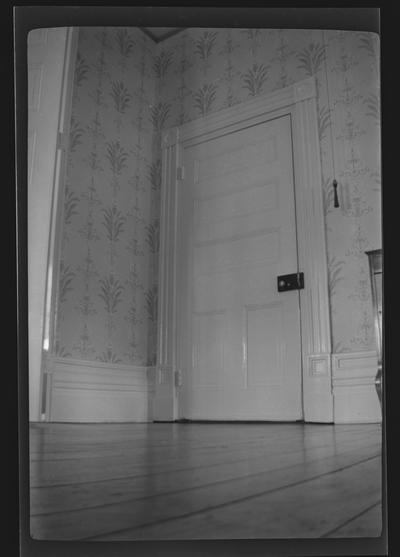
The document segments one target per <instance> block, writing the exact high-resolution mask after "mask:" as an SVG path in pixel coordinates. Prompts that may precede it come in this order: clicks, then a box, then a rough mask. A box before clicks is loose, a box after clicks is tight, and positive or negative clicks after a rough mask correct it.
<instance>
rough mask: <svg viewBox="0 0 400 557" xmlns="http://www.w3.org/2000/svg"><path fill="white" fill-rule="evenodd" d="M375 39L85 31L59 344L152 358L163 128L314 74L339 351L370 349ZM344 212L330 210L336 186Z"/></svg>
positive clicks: (76, 350) (105, 357) (120, 358)
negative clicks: (160, 36) (161, 36)
mask: <svg viewBox="0 0 400 557" xmlns="http://www.w3.org/2000/svg"><path fill="white" fill-rule="evenodd" d="M378 61H379V39H378V37H377V36H375V35H373V34H369V33H359V32H341V31H313V30H279V29H276V30H275V29H249V30H243V29H189V30H187V31H184V32H181V33H179V34H178V35H176V36H175V37H171V38H170V39H168V40H167V41H164V42H162V43H160V44H159V45H155V44H154V43H152V41H151V40H149V39H148V38H147V37H146V36H144V35H143V34H142V33H141V31H140V30H138V29H135V28H105V29H101V28H81V29H80V32H79V46H78V55H77V63H76V73H75V84H74V97H73V110H72V121H71V134H70V153H69V164H68V171H67V183H66V192H65V202H64V216H63V234H62V257H61V273H60V281H59V289H58V300H59V302H58V308H57V319H56V343H55V351H56V353H57V354H58V355H60V356H65V357H71V358H79V359H88V360H101V361H110V362H115V363H125V364H139V365H151V364H153V363H154V361H155V331H156V320H157V314H156V313H157V312H156V307H157V258H158V249H159V201H160V200H159V190H160V182H161V159H160V157H161V152H160V131H161V130H162V129H164V128H166V127H170V126H176V125H180V124H182V123H184V122H187V121H190V120H193V119H195V118H201V117H202V116H204V115H206V114H209V113H212V112H216V111H218V110H221V109H223V108H225V107H229V106H233V105H235V104H237V103H240V102H243V101H245V100H247V99H250V98H252V97H254V96H256V95H259V94H261V93H265V92H268V91H273V90H276V89H279V88H282V87H285V86H287V85H290V84H291V83H294V82H296V81H299V80H301V79H304V78H305V77H308V76H311V75H315V76H316V78H317V88H318V114H319V135H320V140H321V147H320V154H321V162H322V171H323V180H322V184H321V187H322V188H323V191H324V198H325V215H326V230H327V242H328V255H329V278H330V298H331V313H332V329H333V351H334V352H349V351H360V350H369V349H374V348H375V344H374V336H373V321H372V308H371V294H370V284H369V274H368V261H367V257H366V255H365V254H364V251H365V250H367V249H374V248H377V247H380V220H381V218H380V166H379V163H380V161H379V148H378V147H379V142H380V137H379V126H380V120H379V118H380V116H379V110H380V109H379V66H378ZM334 178H336V179H337V181H338V182H339V188H338V193H339V201H340V208H334V207H333V188H332V180H333V179H334Z"/></svg>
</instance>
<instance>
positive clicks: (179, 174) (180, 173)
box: [176, 166, 185, 180]
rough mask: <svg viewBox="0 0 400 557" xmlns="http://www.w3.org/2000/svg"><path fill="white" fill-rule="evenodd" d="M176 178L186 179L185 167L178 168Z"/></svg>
mask: <svg viewBox="0 0 400 557" xmlns="http://www.w3.org/2000/svg"><path fill="white" fill-rule="evenodd" d="M176 178H177V180H184V179H185V167H184V166H178V168H177V169H176Z"/></svg>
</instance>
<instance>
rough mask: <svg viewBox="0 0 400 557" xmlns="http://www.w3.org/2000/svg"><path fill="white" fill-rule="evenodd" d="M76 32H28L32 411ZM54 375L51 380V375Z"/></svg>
mask: <svg viewBox="0 0 400 557" xmlns="http://www.w3.org/2000/svg"><path fill="white" fill-rule="evenodd" d="M76 41H77V36H76V32H75V31H74V30H73V29H72V28H67V27H64V28H54V29H35V30H32V31H31V32H30V33H29V35H28V45H27V46H28V177H27V178H28V310H29V329H28V330H29V417H30V420H31V421H38V420H40V419H43V417H44V415H45V414H46V415H47V414H48V411H47V408H46V402H47V400H46V399H48V397H49V392H50V382H51V375H50V374H48V373H47V355H48V352H49V351H51V349H52V346H51V343H52V342H53V341H54V335H52V334H51V333H52V331H51V328H52V324H53V323H52V322H53V321H54V311H55V303H54V296H55V288H54V285H55V284H56V281H57V277H56V275H57V265H58V261H57V257H56V255H57V253H58V251H59V246H58V243H59V237H58V236H59V235H58V232H59V231H58V229H59V227H60V226H61V218H60V214H59V213H60V207H61V205H62V202H61V201H60V199H62V195H60V185H62V178H63V173H64V171H65V162H66V157H65V150H66V143H67V141H66V137H67V135H68V128H69V116H70V112H69V104H70V101H71V98H70V97H71V94H70V92H71V86H72V78H73V75H72V72H73V64H74V55H75V49H76ZM47 379H49V381H47Z"/></svg>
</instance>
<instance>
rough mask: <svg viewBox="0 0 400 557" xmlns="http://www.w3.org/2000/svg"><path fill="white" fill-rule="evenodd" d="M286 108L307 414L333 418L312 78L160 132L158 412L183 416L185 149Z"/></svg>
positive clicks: (169, 416)
mask: <svg viewBox="0 0 400 557" xmlns="http://www.w3.org/2000/svg"><path fill="white" fill-rule="evenodd" d="M283 114H290V115H291V121H292V134H293V149H294V173H295V197H296V218H297V236H298V258H299V271H303V272H304V274H305V288H304V290H302V291H300V306H301V323H302V355H303V406H304V418H305V420H306V421H318V422H332V421H333V396H332V384H331V379H332V378H331V334H330V313H329V311H330V310H329V292H328V269H327V253H326V238H325V220H324V213H323V199H322V176H321V161H320V154H319V153H320V149H319V137H318V121H317V105H316V84H315V78H314V77H311V78H308V79H305V80H303V81H301V82H298V83H296V84H293V85H291V86H289V87H286V88H284V89H281V90H279V91H275V92H273V93H268V94H266V95H261V96H259V97H257V98H256V99H254V100H251V101H248V102H245V103H241V104H240V105H236V106H235V107H232V108H228V109H225V110H221V111H219V112H217V113H213V114H210V115H208V116H206V117H204V118H201V119H199V120H195V121H192V122H189V123H187V124H184V125H183V126H182V127H180V128H172V129H170V130H166V131H165V132H164V133H163V135H162V149H163V179H162V213H161V222H160V231H161V238H162V241H161V249H160V280H159V285H160V291H159V318H160V319H159V336H158V339H159V346H158V348H159V360H158V362H157V366H158V368H159V369H160V374H162V373H164V374H166V377H167V376H168V380H167V379H165V381H164V382H163V383H162V384H161V383H160V382H157V384H156V398H155V414H156V415H157V416H158V417H159V418H158V419H164V420H173V419H176V417H177V416H178V408H177V389H176V388H175V385H174V381H173V377H174V373H175V372H176V371H177V368H176V331H177V328H176V304H177V299H176V292H175V288H176V273H177V269H176V252H177V243H176V224H177V191H178V183H179V182H178V180H177V170H176V169H177V167H178V166H179V165H180V161H181V153H182V150H183V148H184V146H187V145H189V144H192V143H193V142H199V141H206V140H208V139H210V138H211V137H213V136H215V135H216V134H217V135H221V134H223V133H230V132H233V131H236V130H239V129H242V128H243V127H247V126H251V125H255V124H257V123H259V122H262V121H266V120H268V119H271V118H276V117H279V116H282V115H283ZM161 370H164V371H161ZM158 401H160V404H159V403H158ZM161 401H162V402H161ZM167 401H168V402H167Z"/></svg>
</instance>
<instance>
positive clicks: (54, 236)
mask: <svg viewBox="0 0 400 557" xmlns="http://www.w3.org/2000/svg"><path fill="white" fill-rule="evenodd" d="M77 48H78V30H77V29H76V28H72V27H67V28H66V45H65V56H64V68H63V77H62V89H61V99H60V113H59V118H58V130H57V134H58V136H59V134H62V135H64V136H68V134H69V127H70V120H71V110H72V90H73V76H74V70H75V59H76V53H77ZM66 157H67V154H66V152H65V149H64V148H62V146H61V145H58V146H57V151H56V168H55V175H54V181H53V192H52V196H53V199H52V207H51V215H50V234H49V244H48V254H47V277H46V295H45V296H46V298H45V308H44V327H43V341H42V347H43V352H42V353H43V357H42V369H41V377H40V395H39V396H40V408H42V406H44V407H45V408H44V413H43V414H42V417H43V418H44V420H48V419H49V412H48V411H47V407H48V406H49V405H50V404H51V400H50V398H49V397H51V390H49V387H48V386H47V388H44V375H45V374H46V373H47V363H48V357H49V354H51V353H52V351H53V349H54V346H53V345H54V340H55V323H56V318H57V307H58V282H59V267H60V257H61V233H62V223H63V202H64V190H65V174H66V167H67V164H66ZM45 344H47V347H45Z"/></svg>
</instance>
